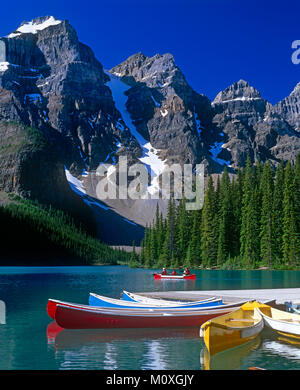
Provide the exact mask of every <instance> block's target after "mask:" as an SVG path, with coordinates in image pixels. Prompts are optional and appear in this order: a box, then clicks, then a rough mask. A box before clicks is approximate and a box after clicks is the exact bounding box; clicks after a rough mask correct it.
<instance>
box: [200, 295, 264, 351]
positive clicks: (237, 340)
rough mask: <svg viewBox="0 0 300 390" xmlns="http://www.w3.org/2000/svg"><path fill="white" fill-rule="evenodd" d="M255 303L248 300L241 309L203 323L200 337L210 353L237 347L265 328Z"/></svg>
mask: <svg viewBox="0 0 300 390" xmlns="http://www.w3.org/2000/svg"><path fill="white" fill-rule="evenodd" d="M255 305H263V304H259V303H258V302H256V303H251V302H248V303H247V304H245V305H243V306H241V307H240V308H239V309H237V310H235V311H233V312H232V313H230V315H223V316H221V317H219V318H216V319H215V320H213V319H212V320H210V321H208V322H207V323H205V324H203V325H202V326H201V329H200V337H203V338H204V343H205V345H206V348H207V350H208V352H209V353H210V355H215V354H217V353H219V352H222V351H225V350H227V349H230V348H235V347H238V346H240V345H243V344H246V343H248V342H249V341H251V340H253V339H254V338H255V337H256V336H257V335H258V334H259V333H260V332H261V331H262V329H263V327H264V321H263V318H262V316H261V315H260V314H259V312H257V311H256V308H255Z"/></svg>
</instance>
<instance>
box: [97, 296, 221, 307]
mask: <svg viewBox="0 0 300 390" xmlns="http://www.w3.org/2000/svg"><path fill="white" fill-rule="evenodd" d="M89 305H90V306H101V307H112V308H122V307H123V308H128V309H130V308H132V309H159V308H161V309H164V308H170V309H177V308H178V309H182V308H195V309H197V308H199V307H210V306H220V305H222V299H221V298H218V299H217V298H216V299H214V300H210V301H197V302H190V303H181V304H180V305H178V304H176V303H172V302H169V305H168V306H166V305H164V306H161V305H155V304H153V303H145V302H129V301H123V300H121V299H114V298H109V297H104V296H102V295H98V294H95V293H90V294H89Z"/></svg>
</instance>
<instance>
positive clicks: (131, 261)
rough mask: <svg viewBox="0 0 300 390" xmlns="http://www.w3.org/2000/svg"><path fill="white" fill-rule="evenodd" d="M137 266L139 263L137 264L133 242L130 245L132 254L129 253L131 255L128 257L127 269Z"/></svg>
mask: <svg viewBox="0 0 300 390" xmlns="http://www.w3.org/2000/svg"><path fill="white" fill-rule="evenodd" d="M138 266H139V262H138V256H137V254H136V251H135V242H134V241H133V243H132V252H131V255H130V259H129V267H132V268H133V267H138Z"/></svg>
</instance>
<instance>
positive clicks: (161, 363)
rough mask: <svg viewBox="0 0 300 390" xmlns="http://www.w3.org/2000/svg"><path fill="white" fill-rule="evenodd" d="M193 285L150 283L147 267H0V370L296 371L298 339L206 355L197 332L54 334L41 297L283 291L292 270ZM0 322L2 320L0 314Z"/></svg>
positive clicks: (208, 278)
mask: <svg viewBox="0 0 300 390" xmlns="http://www.w3.org/2000/svg"><path fill="white" fill-rule="evenodd" d="M195 273H196V275H197V277H196V281H188V280H186V281H183V280H178V281H167V280H164V281H154V278H153V270H143V269H130V268H127V267H121V266H104V267H102V266H101V267H1V268H0V300H2V301H4V302H5V306H6V323H5V324H0V370H18V369H22V370H69V369H84V370H89V369H93V370H97V369H100V370H102V369H108V370H109V369H119V370H131V369H135V370H140V369H145V370H151V369H170V370H176V369H181V370H182V369H189V370H203V369H248V368H249V367H251V366H259V367H262V368H266V369H275V370H283V369H286V370H292V369H294V370H295V369H300V342H299V343H290V341H289V340H287V339H284V338H278V337H277V336H276V335H274V334H273V333H272V332H270V331H269V330H268V331H267V330H264V331H263V332H262V333H261V335H260V336H259V337H258V338H256V339H255V340H253V341H252V342H251V343H248V344H246V345H245V346H243V347H239V348H235V349H233V350H229V351H226V352H223V353H221V354H217V355H215V356H214V357H213V358H211V359H210V358H209V356H208V354H207V352H206V349H205V346H204V343H203V341H202V339H200V338H199V329H167V330H166V329H164V330H159V329H128V330H125V329H120V330H119V329H115V330H85V331H81V330H72V331H71V330H63V331H61V332H60V333H58V334H55V331H53V322H52V320H51V319H50V318H49V317H48V315H47V312H46V306H47V300H48V298H54V299H60V300H65V301H71V302H78V303H83V304H87V303H88V293H89V292H95V293H99V294H101V295H106V296H110V297H113V298H119V297H120V293H121V292H122V290H123V289H124V290H127V291H132V292H142V291H144V292H146V291H170V290H210V289H211V290H216V289H220V290H221V289H254V288H288V287H299V286H300V272H298V271H213V270H211V271H195ZM0 321H1V317H0Z"/></svg>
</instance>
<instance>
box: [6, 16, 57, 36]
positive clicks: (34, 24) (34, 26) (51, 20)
mask: <svg viewBox="0 0 300 390" xmlns="http://www.w3.org/2000/svg"><path fill="white" fill-rule="evenodd" d="M60 23H62V20H58V19H56V18H55V17H54V16H40V17H38V18H35V19H33V20H31V21H30V22H27V21H24V22H22V23H21V25H20V26H19V27H18V28H17V30H15V31H14V32H12V33H11V34H9V35H8V36H7V37H8V38H14V37H16V36H19V35H21V34H37V32H38V31H41V30H44V29H45V28H48V27H50V26H55V25H57V24H60Z"/></svg>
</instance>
